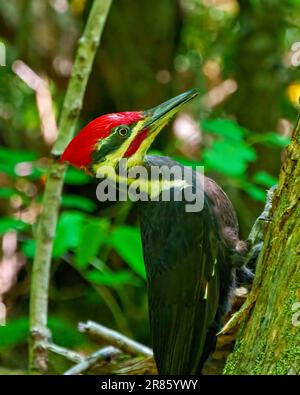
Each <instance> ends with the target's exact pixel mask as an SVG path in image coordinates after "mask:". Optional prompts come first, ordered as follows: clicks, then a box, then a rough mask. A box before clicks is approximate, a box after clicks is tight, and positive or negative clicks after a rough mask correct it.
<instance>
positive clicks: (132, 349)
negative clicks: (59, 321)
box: [78, 321, 153, 357]
mask: <svg viewBox="0 0 300 395" xmlns="http://www.w3.org/2000/svg"><path fill="white" fill-rule="evenodd" d="M78 330H79V331H80V332H83V333H87V334H89V335H91V336H94V337H97V338H99V339H101V340H102V341H104V342H105V343H107V344H111V345H113V346H115V347H116V348H119V349H120V350H122V351H123V352H124V353H125V354H130V355H144V356H146V357H151V356H153V352H152V350H151V348H149V347H147V346H144V345H143V344H141V343H138V342H136V341H134V340H132V339H130V338H128V337H126V336H124V335H122V334H121V333H119V332H117V331H114V330H112V329H109V328H106V327H105V326H103V325H100V324H97V323H96V322H93V321H87V322H86V323H83V322H81V323H79V325H78Z"/></svg>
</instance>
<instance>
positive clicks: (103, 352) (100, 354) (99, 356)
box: [64, 346, 121, 376]
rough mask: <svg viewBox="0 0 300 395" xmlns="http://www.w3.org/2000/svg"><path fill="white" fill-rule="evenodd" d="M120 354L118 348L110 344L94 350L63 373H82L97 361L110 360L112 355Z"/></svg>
mask: <svg viewBox="0 0 300 395" xmlns="http://www.w3.org/2000/svg"><path fill="white" fill-rule="evenodd" d="M120 354H121V352H120V350H118V349H117V348H115V347H111V346H110V347H105V348H102V349H100V350H98V351H96V352H94V353H93V354H91V355H89V356H88V357H86V358H84V359H83V360H82V361H80V362H79V363H78V364H77V365H75V366H73V367H72V368H71V369H69V370H67V371H66V372H65V373H64V375H65V376H71V375H75V374H80V373H83V372H85V371H86V370H89V369H90V368H91V367H93V366H94V365H95V364H96V363H98V362H99V361H106V362H110V360H111V359H112V358H113V357H115V356H118V355H120Z"/></svg>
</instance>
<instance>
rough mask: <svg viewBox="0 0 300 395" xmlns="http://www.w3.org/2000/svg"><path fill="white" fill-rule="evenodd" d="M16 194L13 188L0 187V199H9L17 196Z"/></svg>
mask: <svg viewBox="0 0 300 395" xmlns="http://www.w3.org/2000/svg"><path fill="white" fill-rule="evenodd" d="M17 194H18V192H17V190H16V189H14V188H9V187H1V188H0V199H9V198H10V197H11V196H13V195H17Z"/></svg>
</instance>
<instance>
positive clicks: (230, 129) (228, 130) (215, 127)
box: [201, 118, 246, 142]
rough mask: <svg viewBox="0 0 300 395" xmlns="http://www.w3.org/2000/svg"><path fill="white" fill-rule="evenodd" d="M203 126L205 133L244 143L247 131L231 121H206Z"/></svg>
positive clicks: (219, 119) (220, 119)
mask: <svg viewBox="0 0 300 395" xmlns="http://www.w3.org/2000/svg"><path fill="white" fill-rule="evenodd" d="M201 124H202V128H203V130H204V131H207V132H210V133H214V134H217V135H218V136H222V137H224V138H225V139H228V140H231V141H235V142H239V141H242V140H243V137H244V135H245V131H246V130H245V129H244V128H242V127H241V126H239V125H238V124H237V123H236V122H234V121H232V120H230V119H222V118H217V119H206V120H204V121H202V123H201Z"/></svg>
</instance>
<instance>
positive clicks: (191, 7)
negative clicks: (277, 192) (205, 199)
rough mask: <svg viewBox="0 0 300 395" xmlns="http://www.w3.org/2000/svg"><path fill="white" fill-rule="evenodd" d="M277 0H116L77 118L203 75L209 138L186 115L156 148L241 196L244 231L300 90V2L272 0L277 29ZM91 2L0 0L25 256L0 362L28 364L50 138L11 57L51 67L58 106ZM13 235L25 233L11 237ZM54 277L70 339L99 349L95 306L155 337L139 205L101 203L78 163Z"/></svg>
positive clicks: (6, 142)
mask: <svg viewBox="0 0 300 395" xmlns="http://www.w3.org/2000/svg"><path fill="white" fill-rule="evenodd" d="M267 3H268V1H267V0H262V1H259V2H258V1H253V0H245V1H236V0H228V1H225V2H224V1H215V2H213V1H209V0H207V1H200V0H178V1H175V0H164V1H163V2H161V1H158V0H156V1H154V2H153V0H141V1H131V2H129V1H127V0H115V1H114V2H113V6H112V9H111V12H110V15H109V20H108V23H107V25H106V27H105V32H104V37H103V40H102V45H101V49H100V50H99V53H98V57H97V59H96V62H95V65H94V69H93V72H92V75H91V78H90V82H89V86H88V90H87V94H86V100H85V104H84V109H83V112H82V115H81V119H80V125H78V130H79V128H80V126H82V125H84V124H85V123H87V122H88V121H89V120H91V119H92V118H94V117H96V116H98V115H99V114H101V113H106V112H114V111H121V110H130V109H144V108H147V107H150V106H153V105H156V104H158V103H160V102H162V101H163V100H165V99H167V98H169V97H171V96H172V95H175V94H177V93H179V92H180V91H183V90H185V89H188V88H190V87H198V88H199V89H200V91H201V92H202V95H201V100H200V101H198V102H196V101H195V102H194V103H193V104H192V105H191V106H190V107H188V109H187V111H188V114H190V115H191V116H192V118H193V120H194V123H195V125H194V126H193V128H192V129H193V130H192V131H190V129H191V128H189V127H187V133H189V131H190V133H191V135H192V134H193V133H194V134H195V133H196V135H197V136H198V137H199V139H198V140H197V139H196V141H195V143H193V142H192V143H191V144H188V141H189V136H188V135H186V137H185V138H182V137H181V136H180V135H178V134H176V129H175V127H174V128H173V129H171V128H169V129H168V131H165V132H163V133H162V134H161V135H160V136H159V138H158V140H157V142H156V145H155V146H154V147H153V148H154V150H156V152H158V151H159V152H161V153H162V154H167V155H170V156H173V157H175V158H176V159H179V160H180V161H181V162H182V163H185V164H187V165H195V164H201V165H204V167H205V171H206V173H207V174H208V175H211V176H213V178H215V179H216V180H217V181H218V183H220V185H221V186H222V187H223V188H224V189H225V190H226V192H227V193H228V194H229V196H230V198H231V199H232V201H233V203H234V206H235V207H236V209H237V212H238V216H239V219H240V224H241V231H242V234H243V235H244V237H246V235H247V234H248V232H249V228H250V226H251V225H252V223H253V221H254V219H255V218H256V216H257V214H258V213H259V211H260V210H261V207H262V204H263V202H264V199H265V191H266V189H267V188H269V187H270V186H272V185H273V184H275V183H276V181H277V179H276V177H277V175H278V170H279V166H280V157H281V152H282V149H283V148H284V147H285V146H286V145H287V144H288V141H289V136H290V130H291V125H292V124H293V122H294V121H295V118H296V107H295V100H294V98H295V97H298V96H299V94H300V88H299V87H300V85H299V83H298V81H299V70H298V68H296V67H292V65H291V64H290V63H289V61H288V58H289V53H290V49H291V45H292V43H293V42H295V41H299V25H300V2H298V1H295V0H294V1H291V0H290V1H289V2H282V1H281V0H273V1H272V2H270V3H272V13H274V18H275V19H276V18H278V20H279V21H280V22H279V23H278V24H277V25H276V32H277V33H278V34H277V33H276V35H274V34H273V32H272V29H271V27H270V26H269V19H268V18H269V15H268V13H267V12H264V10H266V9H268V8H264V7H268V5H267ZM283 3H284V4H283ZM90 5H91V1H88V0H87V1H84V0H69V1H67V0H60V1H58V0H49V1H48V0H47V1H43V2H33V1H30V0H22V1H17V0H13V1H10V2H4V1H0V41H1V42H3V43H5V45H6V50H7V66H6V67H0V144H1V146H0V215H1V217H0V236H1V243H2V252H1V256H0V258H1V259H3V260H9V259H12V258H13V259H16V261H17V262H18V264H17V265H16V266H15V269H14V270H15V273H14V275H13V276H12V277H9V274H8V278H7V280H6V281H7V284H8V285H7V288H4V289H5V292H3V295H2V294H1V293H0V298H2V299H3V301H4V302H5V305H6V306H7V325H6V326H4V327H0V339H1V340H0V365H3V366H8V367H11V368H25V367H26V357H27V348H26V338H27V330H28V295H29V284H30V275H31V268H32V259H33V256H34V252H35V242H34V235H35V229H36V224H37V219H38V214H39V212H40V210H41V208H42V207H41V204H42V195H43V191H44V186H45V180H46V177H47V167H48V165H49V159H47V158H48V157H49V152H50V148H51V147H50V146H49V145H48V144H47V142H46V141H45V139H44V137H43V133H41V126H40V119H39V114H38V111H37V106H36V97H35V93H34V91H33V90H32V89H31V88H29V87H28V86H27V85H26V84H25V83H24V82H23V81H21V80H20V78H19V77H18V76H17V75H16V74H15V73H14V72H13V71H12V66H13V64H14V62H15V61H16V60H18V59H21V60H22V61H24V62H25V63H26V64H28V65H29V66H30V67H31V68H32V69H34V70H35V71H36V72H38V73H40V74H41V75H43V76H46V77H47V79H48V80H49V82H50V90H51V94H52V97H53V107H54V111H55V113H56V115H57V117H58V116H59V112H60V109H61V104H62V99H63V96H64V93H65V89H66V86H67V83H68V78H69V75H70V70H71V65H72V60H73V58H74V51H75V48H76V42H77V39H78V37H79V35H80V32H81V29H82V26H83V25H84V23H85V20H86V17H87V14H88V10H89V7H90ZM279 14H280V15H279ZM245 16H246V17H245ZM258 21H259V23H258ZM252 37H255V39H251V38H252ZM274 46H275V47H276V53H274V52H273V47H274ZM245 48H246V50H245ZM250 65H251V69H250V70H248V68H247V67H248V66H249V67H250ZM245 69H246V71H245ZM247 73H248V74H247ZM250 74H251V75H250ZM245 75H247V76H248V77H247V78H246V77H245ZM250 77H251V78H250ZM224 84H225V85H224ZM226 84H227V85H226ZM226 87H227V88H226ZM228 87H229V88H230V89H229V88H228ZM274 87H275V88H276V93H274V92H275V91H274V89H273V88H274ZM218 89H219V90H218ZM297 95H298V96H297ZM211 98H213V99H214V100H215V98H217V100H216V101H215V102H213V100H212V99H211ZM250 98H251V100H250ZM212 103H214V104H212ZM254 121H255V122H254ZM269 121H270V122H269ZM184 127H186V126H184ZM192 141H194V140H192ZM10 234H13V235H15V237H16V246H14V245H13V244H12V246H10V245H9V243H8V242H7V236H9V235H10ZM0 270H1V264H0ZM51 278H52V279H51V284H50V303H49V312H50V317H49V327H50V329H51V330H52V333H53V338H54V341H56V342H57V343H58V344H59V345H62V346H66V347H71V348H75V349H76V348H78V349H80V350H84V351H86V350H89V349H94V348H95V347H96V345H95V344H94V343H93V342H91V341H89V340H87V339H86V338H85V337H83V336H81V335H80V334H78V332H77V331H76V325H77V323H78V321H81V320H85V319H93V320H95V321H99V322H101V323H102V324H103V325H107V326H108V327H112V328H116V329H118V330H121V331H122V332H124V333H126V334H128V335H131V336H133V337H134V338H135V339H138V340H140V341H142V342H145V343H149V341H150V340H149V333H148V321H147V307H146V306H147V304H146V281H145V268H144V264H143V256H142V247H141V240H140V234H139V228H138V223H137V214H136V208H135V206H134V205H128V204H115V205H108V204H104V203H103V204H102V203H101V204H100V203H99V202H98V201H97V199H96V196H95V181H94V180H92V179H91V178H90V177H89V176H87V175H86V174H84V173H83V172H80V171H78V170H75V169H73V168H69V169H68V171H67V174H66V179H65V189H64V193H63V196H62V201H61V212H60V217H59V221H58V225H57V231H56V235H55V243H54V250H53V267H52V277H51ZM0 291H1V287H0ZM16 361H19V362H18V363H17V362H16Z"/></svg>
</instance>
